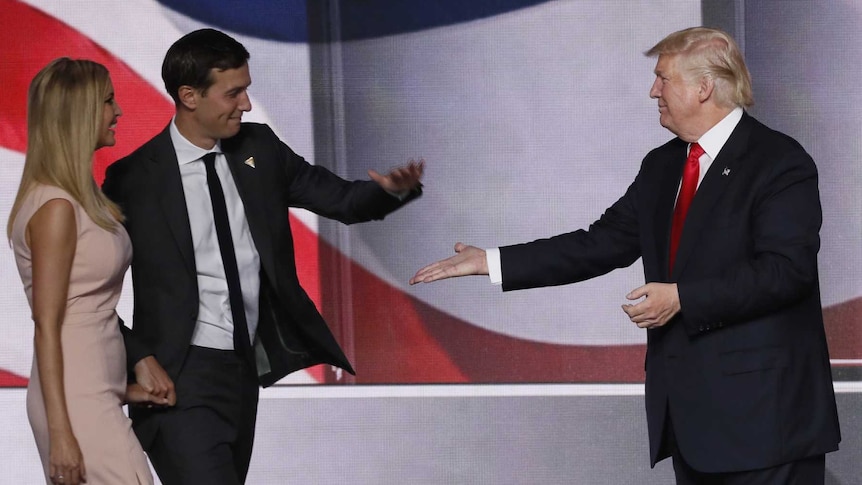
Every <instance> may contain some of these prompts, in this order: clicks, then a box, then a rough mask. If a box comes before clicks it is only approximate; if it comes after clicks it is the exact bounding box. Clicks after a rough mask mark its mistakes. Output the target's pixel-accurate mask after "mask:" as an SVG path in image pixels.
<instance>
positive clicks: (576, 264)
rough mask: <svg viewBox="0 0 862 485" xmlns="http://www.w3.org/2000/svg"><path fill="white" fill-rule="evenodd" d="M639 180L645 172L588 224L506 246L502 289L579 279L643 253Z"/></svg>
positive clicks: (502, 252)
mask: <svg viewBox="0 0 862 485" xmlns="http://www.w3.org/2000/svg"><path fill="white" fill-rule="evenodd" d="M639 184H640V175H639V176H638V178H636V179H635V181H634V182H633V183H632V184H631V185H630V186H629V188H628V190H627V191H626V193H625V195H623V196H622V197H621V198H620V199H619V200H618V201H617V202H615V203H614V204H613V205H612V206H611V207H610V208H609V209H607V210H606V211H605V213H604V214H603V215H602V216H601V218H599V220H598V221H596V222H594V223H593V224H592V225H591V226H590V227H589V228H588V229H587V230H583V229H580V230H577V231H574V232H570V233H567V234H561V235H558V236H554V237H551V238H548V239H539V240H536V241H533V242H530V243H525V244H517V245H514V246H505V247H501V248H500V261H501V266H502V271H503V290H504V291H508V290H520V289H525V288H536V287H542V286H556V285H565V284H569V283H575V282H578V281H583V280H587V279H590V278H594V277H596V276H600V275H603V274H605V273H608V272H610V271H612V270H614V269H616V268H623V267H626V266H629V265H631V264H632V263H634V262H635V261H636V260H637V259H638V258H639V257H640V256H641V246H640V239H639V234H640V231H639V226H638V215H637V210H638V204H637V199H638V197H637V192H638V187H639Z"/></svg>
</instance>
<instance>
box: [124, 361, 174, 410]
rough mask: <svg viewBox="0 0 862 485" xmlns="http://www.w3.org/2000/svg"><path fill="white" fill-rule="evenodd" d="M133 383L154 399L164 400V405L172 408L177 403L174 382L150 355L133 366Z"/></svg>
mask: <svg viewBox="0 0 862 485" xmlns="http://www.w3.org/2000/svg"><path fill="white" fill-rule="evenodd" d="M135 381H137V383H138V384H140V386H141V388H142V389H143V391H145V392H147V393H149V394H152V395H153V396H155V397H156V398H160V399H164V400H165V403H166V404H164V405H167V406H173V405H174V404H176V403H177V394H176V391H175V390H174V381H172V380H171V378H170V377H169V376H168V373H167V372H165V369H164V368H162V365H161V364H159V361H157V360H156V358H155V357H153V356H152V355H148V356H146V357H144V358H143V359H141V360H139V361H138V363H137V364H135ZM127 399H128V397H127ZM154 404H155V403H154Z"/></svg>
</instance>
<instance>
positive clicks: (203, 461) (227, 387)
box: [147, 346, 259, 485]
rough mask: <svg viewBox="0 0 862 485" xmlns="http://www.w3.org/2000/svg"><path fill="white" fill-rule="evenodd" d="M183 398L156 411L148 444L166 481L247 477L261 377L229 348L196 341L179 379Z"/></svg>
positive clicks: (172, 484) (231, 483)
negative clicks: (198, 344)
mask: <svg viewBox="0 0 862 485" xmlns="http://www.w3.org/2000/svg"><path fill="white" fill-rule="evenodd" d="M174 386H175V388H176V393H177V404H176V406H175V407H174V408H169V409H166V410H164V412H161V413H158V414H157V415H154V416H153V417H152V418H151V419H158V420H159V424H158V433H157V435H156V439H155V441H154V442H153V445H152V447H151V448H150V449H149V450H147V453H148V454H149V457H150V460H151V461H152V463H153V468H155V470H156V473H157V474H158V475H159V479H160V480H161V481H162V482H163V483H164V484H165V485H192V484H204V483H206V484H212V485H222V484H223V485H237V484H241V483H244V482H245V478H246V475H247V473H248V467H249V462H250V461H251V451H252V446H253V444H254V427H255V421H256V418H257V401H258V392H259V388H258V383H257V379H256V378H255V375H254V373H252V372H251V370H250V369H249V366H248V365H247V364H245V362H244V361H243V360H241V359H240V358H239V357H238V355H237V354H236V353H235V352H233V351H229V350H215V349H208V348H204V347H195V346H192V347H190V348H189V353H188V356H187V358H186V362H185V364H184V365H183V369H182V371H181V372H180V375H179V377H178V379H177V382H175V383H174Z"/></svg>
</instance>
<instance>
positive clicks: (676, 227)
mask: <svg viewBox="0 0 862 485" xmlns="http://www.w3.org/2000/svg"><path fill="white" fill-rule="evenodd" d="M703 153H704V152H703V148H701V147H700V145H698V144H697V143H692V145H691V149H689V151H688V158H687V159H686V160H685V167H683V169H682V185H681V186H680V188H679V196H678V197H677V199H676V207H675V208H674V209H673V225H672V226H671V228H670V258H669V264H668V271H669V272H673V263H674V261H675V260H676V248H677V247H678V246H679V238H680V236H681V235H682V225H683V223H684V222H685V215H686V214H687V213H688V206H690V205H691V200H692V199H694V193H695V191H696V190H697V179H698V176H699V175H700V156H701V155H703Z"/></svg>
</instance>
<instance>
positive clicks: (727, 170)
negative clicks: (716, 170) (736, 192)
mask: <svg viewBox="0 0 862 485" xmlns="http://www.w3.org/2000/svg"><path fill="white" fill-rule="evenodd" d="M721 174H722V175H724V176H725V177H726V176H728V175H730V169H729V168H727V167H724V170H723V171H722V172H721Z"/></svg>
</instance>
